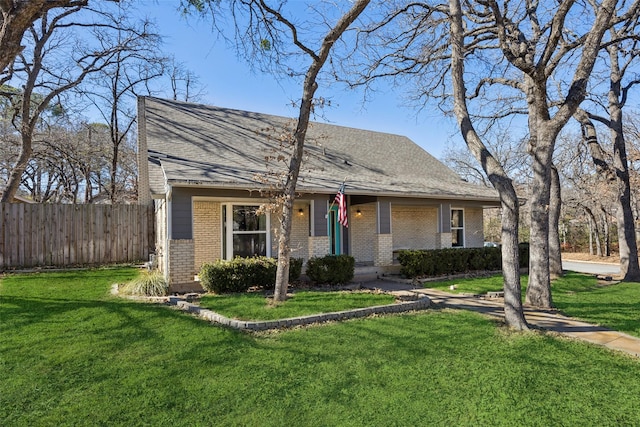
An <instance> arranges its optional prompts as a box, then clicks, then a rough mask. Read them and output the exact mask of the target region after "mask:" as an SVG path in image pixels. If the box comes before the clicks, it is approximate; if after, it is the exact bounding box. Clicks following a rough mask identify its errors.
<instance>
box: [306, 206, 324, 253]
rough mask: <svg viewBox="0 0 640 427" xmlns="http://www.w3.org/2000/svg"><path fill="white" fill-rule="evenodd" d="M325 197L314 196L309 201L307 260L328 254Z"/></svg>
mask: <svg viewBox="0 0 640 427" xmlns="http://www.w3.org/2000/svg"><path fill="white" fill-rule="evenodd" d="M327 200H328V199H327V196H324V195H319V196H315V197H314V198H313V199H311V200H310V201H309V207H310V209H309V210H310V215H311V221H310V225H309V227H310V230H309V245H308V248H309V258H311V257H321V256H325V255H327V254H328V253H329V235H328V233H327V232H328V230H327V213H328V209H329V204H328V202H327Z"/></svg>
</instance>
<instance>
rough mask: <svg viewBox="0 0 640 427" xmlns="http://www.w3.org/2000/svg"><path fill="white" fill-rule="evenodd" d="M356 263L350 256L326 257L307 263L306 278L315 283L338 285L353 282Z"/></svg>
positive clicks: (312, 259)
mask: <svg viewBox="0 0 640 427" xmlns="http://www.w3.org/2000/svg"><path fill="white" fill-rule="evenodd" d="M355 266H356V261H355V258H353V257H352V256H350V255H326V256H323V257H312V258H310V259H309V261H307V276H308V277H309V279H311V281H313V282H315V283H322V284H328V285H338V284H344V283H349V282H350V281H351V280H353V274H354V271H355Z"/></svg>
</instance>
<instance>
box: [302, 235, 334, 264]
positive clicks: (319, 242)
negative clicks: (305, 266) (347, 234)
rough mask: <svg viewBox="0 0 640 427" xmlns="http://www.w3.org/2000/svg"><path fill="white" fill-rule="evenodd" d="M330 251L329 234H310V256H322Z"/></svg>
mask: <svg viewBox="0 0 640 427" xmlns="http://www.w3.org/2000/svg"><path fill="white" fill-rule="evenodd" d="M328 253H329V236H309V257H308V258H307V259H309V258H311V257H322V256H325V255H327V254H328Z"/></svg>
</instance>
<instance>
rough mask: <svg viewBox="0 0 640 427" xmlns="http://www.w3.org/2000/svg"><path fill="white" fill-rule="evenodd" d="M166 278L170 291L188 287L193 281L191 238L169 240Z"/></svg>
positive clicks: (192, 244) (192, 246)
mask: <svg viewBox="0 0 640 427" xmlns="http://www.w3.org/2000/svg"><path fill="white" fill-rule="evenodd" d="M168 246H169V247H168V254H169V271H168V279H169V286H170V290H171V291H175V290H178V289H182V288H185V287H189V286H190V285H193V283H194V276H195V274H196V272H195V268H194V246H195V245H194V241H193V240H192V239H181V240H169V245H168Z"/></svg>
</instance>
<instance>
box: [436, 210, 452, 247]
mask: <svg viewBox="0 0 640 427" xmlns="http://www.w3.org/2000/svg"><path fill="white" fill-rule="evenodd" d="M436 247H437V249H444V248H450V247H451V204H450V203H440V207H439V208H438V233H437V234H436Z"/></svg>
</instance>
